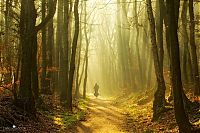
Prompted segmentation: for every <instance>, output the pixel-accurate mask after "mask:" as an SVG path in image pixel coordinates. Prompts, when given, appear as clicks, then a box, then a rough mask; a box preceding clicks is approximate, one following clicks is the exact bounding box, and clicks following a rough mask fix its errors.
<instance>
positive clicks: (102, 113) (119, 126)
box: [70, 97, 126, 133]
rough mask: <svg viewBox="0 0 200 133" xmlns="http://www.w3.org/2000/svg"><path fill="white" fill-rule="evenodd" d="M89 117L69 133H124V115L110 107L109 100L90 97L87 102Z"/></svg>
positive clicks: (119, 110) (121, 111) (117, 109)
mask: <svg viewBox="0 0 200 133" xmlns="http://www.w3.org/2000/svg"><path fill="white" fill-rule="evenodd" d="M88 110H89V115H88V118H87V120H86V121H82V122H80V123H79V124H78V125H77V126H76V127H75V128H73V129H71V131H70V132H71V133H126V132H125V131H124V129H123V125H125V124H124V122H125V115H124V114H125V113H124V112H123V110H122V109H119V108H117V107H115V106H113V105H112V101H111V100H106V99H103V98H97V99H96V98H94V97H91V98H90V101H89V102H88Z"/></svg>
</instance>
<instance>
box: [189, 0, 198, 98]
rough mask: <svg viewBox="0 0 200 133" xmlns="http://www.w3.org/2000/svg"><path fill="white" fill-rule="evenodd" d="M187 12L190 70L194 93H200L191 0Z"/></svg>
mask: <svg viewBox="0 0 200 133" xmlns="http://www.w3.org/2000/svg"><path fill="white" fill-rule="evenodd" d="M189 14H190V48H191V59H192V70H193V76H194V85H195V90H194V94H195V95H200V85H199V70H198V60H197V53H196V44H195V32H194V30H195V23H194V7H193V0H189Z"/></svg>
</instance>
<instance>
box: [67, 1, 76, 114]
mask: <svg viewBox="0 0 200 133" xmlns="http://www.w3.org/2000/svg"><path fill="white" fill-rule="evenodd" d="M78 4H79V0H75V3H74V17H75V32H74V38H73V42H72V54H71V60H70V70H69V84H68V90H69V91H68V94H67V104H68V105H67V109H68V110H71V111H72V89H73V81H74V71H75V62H76V48H77V42H78V35H79V14H78Z"/></svg>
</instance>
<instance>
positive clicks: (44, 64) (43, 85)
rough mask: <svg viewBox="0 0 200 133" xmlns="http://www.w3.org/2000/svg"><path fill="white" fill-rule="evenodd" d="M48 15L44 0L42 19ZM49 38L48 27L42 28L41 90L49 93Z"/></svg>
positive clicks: (43, 0)
mask: <svg viewBox="0 0 200 133" xmlns="http://www.w3.org/2000/svg"><path fill="white" fill-rule="evenodd" d="M45 17H46V0H42V21H44V19H45ZM46 42H47V39H46V27H44V28H43V29H42V77H41V92H42V93H47V92H49V90H47V86H46V73H47V72H46V70H47V58H46V57H47V54H46V53H47V48H46V47H47V43H46Z"/></svg>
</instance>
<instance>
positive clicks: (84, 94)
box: [83, 1, 89, 99]
mask: <svg viewBox="0 0 200 133" xmlns="http://www.w3.org/2000/svg"><path fill="white" fill-rule="evenodd" d="M86 6H87V5H86V1H85V2H84V12H85V16H84V35H85V42H86V43H85V44H86V49H85V60H86V62H85V77H84V82H83V98H84V99H85V98H86V88H87V78H88V49H89V41H88V36H87V26H86V22H87V20H86V17H87V12H86V11H87V10H86Z"/></svg>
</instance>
